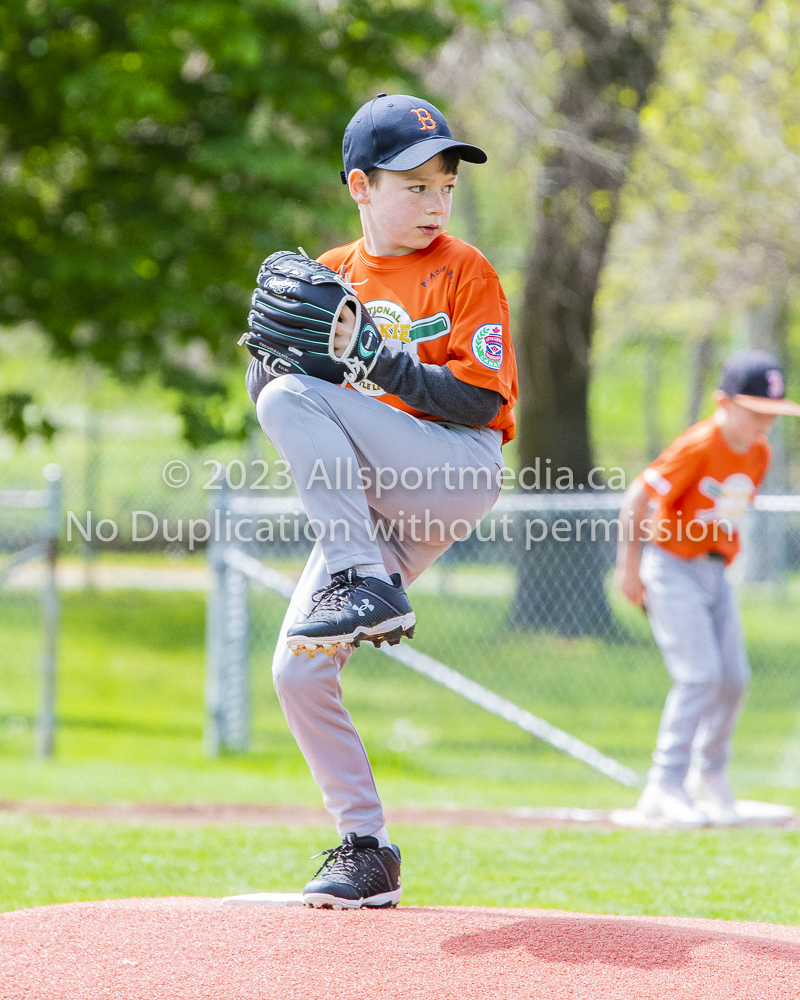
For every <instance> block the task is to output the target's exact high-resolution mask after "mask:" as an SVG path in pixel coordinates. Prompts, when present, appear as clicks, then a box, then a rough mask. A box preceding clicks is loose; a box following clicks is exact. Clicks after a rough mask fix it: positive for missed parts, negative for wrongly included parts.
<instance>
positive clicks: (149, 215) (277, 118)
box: [0, 0, 452, 444]
mask: <svg viewBox="0 0 800 1000" xmlns="http://www.w3.org/2000/svg"><path fill="white" fill-rule="evenodd" d="M451 28H452V12H451V11H450V9H449V8H448V9H445V10H444V11H442V10H440V9H439V8H438V7H437V4H436V2H435V0H410V2H403V0H370V2H367V0H342V2H340V3H338V4H336V3H322V2H321V0H320V4H319V5H317V4H315V3H312V2H310V0H73V2H71V4H70V6H69V7H67V6H62V5H61V4H60V3H57V2H53V0H27V2H25V3H23V2H22V0H9V2H7V3H6V4H4V5H3V7H2V9H0V150H1V152H2V173H1V174H0V198H1V199H2V203H3V212H2V215H1V216H0V322H1V323H6V324H17V323H20V322H23V321H34V322H36V323H37V324H38V325H39V326H40V327H41V328H42V329H43V330H44V331H45V332H46V334H47V336H48V337H49V339H50V341H51V343H52V346H53V349H54V351H55V352H56V353H57V354H60V355H62V356H68V357H75V356H86V357H88V358H91V359H92V360H93V361H94V362H96V363H98V364H100V365H101V366H103V368H105V369H106V370H110V371H113V372H114V373H115V374H116V375H118V376H120V377H121V378H123V379H125V380H130V381H132V382H136V381H137V380H140V379H141V378H143V377H144V376H145V375H148V374H150V373H153V372H157V373H158V375H159V377H160V379H161V380H162V382H163V384H164V385H165V386H167V387H169V388H173V389H177V390H178V391H179V392H180V393H181V396H182V400H183V402H182V404H181V412H182V415H183V417H184V421H185V424H186V430H187V435H188V437H189V438H190V440H193V441H194V442H195V443H197V444H201V443H207V442H208V441H210V440H213V439H214V438H215V437H217V436H219V435H221V434H222V433H224V428H223V423H224V421H223V420H221V418H220V416H219V412H217V411H219V410H220V409H224V403H223V401H224V397H225V390H226V386H225V379H224V377H223V373H222V367H223V366H224V363H225V362H226V361H227V360H229V359H230V358H231V357H232V356H233V355H234V352H235V351H236V348H235V339H236V337H235V335H236V334H238V333H239V332H240V331H241V329H242V328H243V324H244V318H245V313H246V307H247V301H248V296H249V288H250V286H251V285H252V281H253V277H254V274H255V271H256V269H257V267H258V264H259V263H260V261H261V260H262V259H263V258H264V257H265V256H267V255H268V254H269V253H271V252H272V251H274V250H276V249H279V248H283V247H291V246H295V245H297V244H298V243H299V244H302V245H305V246H306V247H307V248H308V250H309V252H313V251H314V250H317V249H320V248H321V247H322V246H324V245H325V244H326V243H329V242H330V241H331V240H332V239H333V238H334V234H339V233H341V232H342V231H343V230H344V229H345V228H346V227H347V222H346V217H345V214H344V211H345V202H344V199H343V198H342V196H341V190H342V189H341V184H340V183H339V179H338V169H339V168H340V165H341V138H342V133H343V131H344V128H345V125H346V124H347V122H348V120H349V118H350V116H351V115H352V113H353V112H354V110H355V108H356V107H358V105H359V104H360V103H361V102H362V101H363V100H365V99H366V98H367V97H368V96H369V95H370V94H371V93H374V92H375V91H377V90H378V89H380V87H381V84H382V85H383V86H384V88H385V87H387V86H392V87H397V88H403V89H407V88H408V89H410V88H415V87H418V81H417V79H416V75H415V66H416V65H418V62H419V59H420V58H421V57H422V56H424V55H425V54H426V53H427V52H428V51H429V50H430V48H431V47H432V46H434V45H436V44H437V43H439V42H440V41H441V40H442V39H443V38H444V37H446V35H447V34H448V32H449V31H450V30H451ZM213 400H216V402H213ZM18 402H19V401H17V403H18ZM15 405H16V404H15ZM9 408H10V409H9ZM6 409H8V410H9V412H11V411H13V412H14V413H16V414H17V416H19V405H16V409H15V408H14V406H12V405H11V402H8V401H7V403H6ZM17 424H18V425H19V420H17ZM25 426H26V425H25V422H24V419H23V421H22V424H21V427H22V429H23V432H24V428H25ZM18 429H19V428H18Z"/></svg>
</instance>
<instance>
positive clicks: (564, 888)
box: [0, 815, 800, 924]
mask: <svg viewBox="0 0 800 1000" xmlns="http://www.w3.org/2000/svg"><path fill="white" fill-rule="evenodd" d="M392 833H393V835H394V837H395V839H396V840H397V841H398V842H399V843H400V845H401V847H402V849H403V851H404V866H403V881H404V886H405V889H404V898H403V902H404V904H406V905H450V906H457V905H459V906H464V905H469V906H511V907H514V906H529V907H542V908H554V909H566V910H575V911H584V912H592V913H627V914H662V915H664V914H677V915H680V916H693V917H718V918H723V919H727V920H765V921H770V922H775V923H795V924H796V923H800V901H798V897H797V892H796V884H797V878H798V876H800V852H798V847H800V834H798V833H790V834H786V833H777V832H774V831H772V832H769V831H746V830H736V831H703V832H694V833H683V834H677V833H676V834H668V835H664V834H659V835H654V834H651V833H641V832H633V831H625V832H622V831H619V832H601V831H593V830H573V829H569V830H563V829H562V830H508V831H504V830H492V831H491V834H489V833H488V832H486V831H482V830H474V829H464V828H451V829H444V830H442V829H435V830H434V829H429V828H424V827H402V826H398V827H394V828H393V830H392ZM334 840H335V838H334V837H333V836H332V835H331V833H329V832H327V831H324V830H320V829H319V828H308V827H301V828H298V827H293V828H286V827H246V826H221V825H220V826H207V827H169V826H156V825H142V826H133V825H123V824H119V823H93V822H85V821H78V820H65V819H44V818H30V817H22V816H9V815H4V816H0V909H2V910H11V909H17V908H20V907H26V906H39V905H43V904H47V903H62V902H69V901H72V900H81V899H104V898H114V897H130V896H168V895H178V896H211V897H214V896H223V895H228V894H236V893H242V892H260V891H281V890H282V891H297V890H298V889H299V888H300V887H301V886H302V885H303V883H304V882H305V881H306V880H307V879H308V878H309V877H310V875H311V874H313V872H314V866H315V864H318V862H314V861H311V860H310V855H312V854H315V853H317V851H318V850H320V849H321V848H322V847H324V846H329V845H330V844H331V843H333V842H334Z"/></svg>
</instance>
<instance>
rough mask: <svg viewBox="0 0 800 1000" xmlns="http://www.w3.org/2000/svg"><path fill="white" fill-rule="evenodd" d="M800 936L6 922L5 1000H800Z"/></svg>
mask: <svg viewBox="0 0 800 1000" xmlns="http://www.w3.org/2000/svg"><path fill="white" fill-rule="evenodd" d="M799 993H800V928H796V927H780V926H776V925H772V924H758V923H729V922H726V921H721V920H693V919H688V918H677V917H606V916H595V915H588V914H577V913H564V912H561V911H557V910H523V909H519V910H503V909H484V908H466V907H463V908H462V907H441V908H439V907H432V908H427V907H420V908H415V907H400V908H399V909H397V910H358V911H346V910H343V911H332V910H310V909H307V908H304V907H295V908H284V909H277V908H266V907H265V908H261V907H235V906H233V907H228V906H222V905H221V903H220V902H219V901H218V900H213V899H193V898H167V899H122V900H108V901H105V902H92V903H67V904H62V905H58V906H43V907H37V908H35V909H30V910H17V911H15V912H13V913H5V914H2V915H0V996H2V997H3V998H4V1000H17V998H25V1000H28V998H31V1000H34V998H35V1000H89V998H92V1000H100V998H107V997H111V998H115V1000H116V998H124V1000H184V998H186V1000H188V998H196V997H197V998H200V997H202V998H214V1000H233V998H236V1000H245V998H246V1000H250V998H252V1000H273V998H274V1000H278V998H280V1000H288V998H295V997H297V998H310V1000H322V998H326V1000H328V998H330V1000H352V998H353V997H363V998H365V1000H400V998H402V1000H405V998H409V1000H411V998H414V1000H426V998H437V1000H438V998H448V1000H449V998H452V1000H487V998H491V1000H511V998H513V1000H517V998H520V1000H521V998H526V1000H532V998H536V1000H551V998H552V1000H555V998H558V1000H564V998H569V1000H605V998H609V1000H610V998H614V1000H625V998H628V997H630V998H636V1000H650V998H653V1000H655V998H658V1000H661V998H665V997H669V998H670V1000H684V998H685V1000H701V998H712V997H713V998H714V1000H728V998H734V997H735V998H741V1000H760V998H764V1000H782V998H784V997H785V998H786V1000H789V998H791V1000H796V998H797V996H798V994H799Z"/></svg>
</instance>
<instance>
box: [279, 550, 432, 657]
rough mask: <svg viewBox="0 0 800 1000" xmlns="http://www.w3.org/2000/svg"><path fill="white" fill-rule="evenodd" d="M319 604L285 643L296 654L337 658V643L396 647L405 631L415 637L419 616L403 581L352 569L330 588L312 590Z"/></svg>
mask: <svg viewBox="0 0 800 1000" xmlns="http://www.w3.org/2000/svg"><path fill="white" fill-rule="evenodd" d="M314 602H315V604H316V607H315V608H314V610H313V611H312V612H311V614H310V615H309V616H308V618H306V620H305V621H302V622H297V624H295V625H292V627H291V628H290V629H289V631H288V633H287V635H286V642H287V643H288V645H289V648H290V649H291V650H292V652H293V653H294V655H295V656H299V655H300V654H301V653H303V652H304V653H307V654H308V656H310V657H312V656H316V654H317V653H319V652H324V653H325V654H326V655H327V656H333V654H334V653H335V652H336V650H337V649H338V648H339V646H359V645H360V644H361V643H362V642H363V641H366V642H371V643H372V644H373V645H374V646H380V644H381V643H382V642H388V643H389V644H390V645H392V646H396V645H397V643H398V642H400V639H401V638H402V637H403V636H404V635H405V636H408V638H409V639H410V638H411V637H412V636H413V635H414V626H415V624H416V621H417V619H416V617H415V615H414V612H413V611H412V610H411V605H410V604H409V603H408V598H407V597H406V592H405V591H404V590H403V587H402V585H401V582H400V574H399V573H395V574H393V576H392V583H391V584H389V583H384V581H383V580H378V579H376V578H375V577H374V576H366V577H360V576H357V575H356V571H355V570H353V569H348V570H343V571H342V572H341V573H334V575H333V577H332V579H331V583H330V586H328V587H325V588H323V589H322V590H318V591H317V592H316V593H315V594H314Z"/></svg>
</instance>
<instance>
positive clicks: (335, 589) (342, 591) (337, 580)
mask: <svg viewBox="0 0 800 1000" xmlns="http://www.w3.org/2000/svg"><path fill="white" fill-rule="evenodd" d="M359 583H360V581H359V579H358V577H357V576H356V574H355V571H354V570H352V569H348V570H343V571H342V572H341V573H334V574H333V577H332V578H331V582H330V585H329V586H327V587H323V588H322V589H321V590H315V591H314V593H313V594H312V595H311V600H312V601H313V602H314V604H316V608H315V609H314V610H315V611H338V610H339V609H340V608H341V607H342V606H343V605H344V604H346V603H347V600H348V598H349V597H350V595H351V594H352V592H353V591H354V590H355V588H356V587H357V586H358V584H359Z"/></svg>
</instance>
